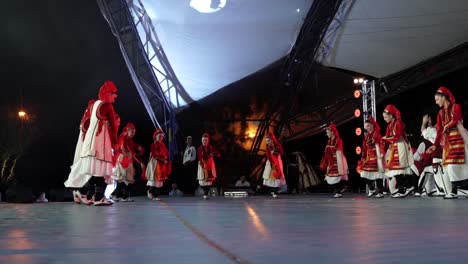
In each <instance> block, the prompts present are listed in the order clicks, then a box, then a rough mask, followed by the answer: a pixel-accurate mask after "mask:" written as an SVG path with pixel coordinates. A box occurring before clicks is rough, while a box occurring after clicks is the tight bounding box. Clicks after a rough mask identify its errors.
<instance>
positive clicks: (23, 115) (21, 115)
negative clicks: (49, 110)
mask: <svg viewBox="0 0 468 264" xmlns="http://www.w3.org/2000/svg"><path fill="white" fill-rule="evenodd" d="M18 116H19V118H25V117H26V112H25V111H23V110H21V111H19V112H18Z"/></svg>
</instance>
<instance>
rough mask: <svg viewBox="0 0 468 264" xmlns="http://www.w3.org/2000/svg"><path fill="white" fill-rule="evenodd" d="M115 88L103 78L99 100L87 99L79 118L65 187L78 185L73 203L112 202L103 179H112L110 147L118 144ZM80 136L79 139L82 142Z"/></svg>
mask: <svg viewBox="0 0 468 264" xmlns="http://www.w3.org/2000/svg"><path fill="white" fill-rule="evenodd" d="M116 98H117V87H116V86H115V84H114V83H113V82H112V81H106V82H105V83H104V84H103V85H102V86H101V89H100V90H99V100H97V101H90V103H89V104H88V108H87V111H86V112H85V115H84V116H83V118H82V122H81V124H80V125H81V131H80V138H79V139H78V143H77V146H76V151H75V161H74V163H73V165H72V167H71V172H70V175H69V176H68V180H67V181H66V182H65V186H66V187H69V188H80V189H79V190H76V191H74V198H75V201H76V202H81V203H83V204H88V205H89V204H91V203H93V204H94V205H111V204H112V203H111V202H109V201H108V200H106V199H105V197H104V189H105V187H106V182H111V181H112V180H111V176H112V167H113V166H112V148H113V146H115V144H116V143H117V127H116V118H115V116H116V114H115V111H114V106H113V104H114V102H115V99H116ZM81 138H82V141H81Z"/></svg>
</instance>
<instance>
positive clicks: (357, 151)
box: [356, 146, 362, 155]
mask: <svg viewBox="0 0 468 264" xmlns="http://www.w3.org/2000/svg"><path fill="white" fill-rule="evenodd" d="M361 152H362V150H361V147H359V146H357V147H356V154H358V155H360V154H361Z"/></svg>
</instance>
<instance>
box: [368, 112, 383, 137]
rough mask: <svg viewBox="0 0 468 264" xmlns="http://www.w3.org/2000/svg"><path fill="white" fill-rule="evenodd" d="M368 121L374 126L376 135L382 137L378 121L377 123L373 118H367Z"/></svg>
mask: <svg viewBox="0 0 468 264" xmlns="http://www.w3.org/2000/svg"><path fill="white" fill-rule="evenodd" d="M367 121H369V122H371V123H372V125H374V131H375V133H377V134H379V135H380V126H379V124H378V123H377V121H375V119H374V118H373V117H372V116H369V118H367Z"/></svg>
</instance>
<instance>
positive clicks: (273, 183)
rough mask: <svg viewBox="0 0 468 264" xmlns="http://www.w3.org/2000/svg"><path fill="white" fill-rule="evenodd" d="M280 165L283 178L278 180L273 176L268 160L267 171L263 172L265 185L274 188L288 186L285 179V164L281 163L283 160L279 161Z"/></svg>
mask: <svg viewBox="0 0 468 264" xmlns="http://www.w3.org/2000/svg"><path fill="white" fill-rule="evenodd" d="M279 164H280V166H281V167H280V169H281V178H279V179H276V178H273V177H270V176H271V163H270V161H269V160H268V159H267V161H266V163H265V169H264V170H263V185H265V186H268V187H272V188H279V187H281V186H284V185H286V179H285V178H284V173H283V162H282V161H281V158H280V160H279Z"/></svg>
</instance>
